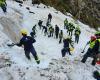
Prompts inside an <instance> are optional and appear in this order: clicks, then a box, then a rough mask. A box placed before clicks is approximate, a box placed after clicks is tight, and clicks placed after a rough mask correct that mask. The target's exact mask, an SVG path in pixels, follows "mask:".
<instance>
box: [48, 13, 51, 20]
mask: <svg viewBox="0 0 100 80" xmlns="http://www.w3.org/2000/svg"><path fill="white" fill-rule="evenodd" d="M51 19H52V15H51V13H49V14H48V22H51Z"/></svg>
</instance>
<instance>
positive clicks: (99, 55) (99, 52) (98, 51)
mask: <svg viewBox="0 0 100 80" xmlns="http://www.w3.org/2000/svg"><path fill="white" fill-rule="evenodd" d="M96 38H97V39H96V41H95V45H94V47H93V51H94V52H95V54H94V56H93V61H92V64H93V65H95V64H96V62H97V61H98V60H100V34H99V35H98V36H96Z"/></svg>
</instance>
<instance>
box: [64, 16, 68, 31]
mask: <svg viewBox="0 0 100 80" xmlns="http://www.w3.org/2000/svg"><path fill="white" fill-rule="evenodd" d="M64 29H68V20H67V18H66V19H65V20H64Z"/></svg>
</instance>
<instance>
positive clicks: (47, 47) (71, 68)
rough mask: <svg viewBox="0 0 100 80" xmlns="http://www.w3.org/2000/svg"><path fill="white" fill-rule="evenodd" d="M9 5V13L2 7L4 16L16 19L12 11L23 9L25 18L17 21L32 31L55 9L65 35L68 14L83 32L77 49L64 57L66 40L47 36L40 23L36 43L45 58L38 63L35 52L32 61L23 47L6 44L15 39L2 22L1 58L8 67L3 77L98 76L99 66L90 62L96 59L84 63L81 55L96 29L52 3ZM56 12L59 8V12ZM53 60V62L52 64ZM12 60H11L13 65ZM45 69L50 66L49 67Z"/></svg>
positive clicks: (68, 79) (70, 79)
mask: <svg viewBox="0 0 100 80" xmlns="http://www.w3.org/2000/svg"><path fill="white" fill-rule="evenodd" d="M7 5H8V13H7V15H4V14H3V13H2V10H0V16H1V17H2V16H4V17H8V18H9V17H12V20H14V21H17V20H18V19H17V20H16V19H15V16H11V15H14V14H15V13H16V12H18V13H20V14H21V22H20V21H19V22H18V21H17V22H16V24H17V25H19V27H20V28H26V29H27V30H28V31H29V33H30V32H31V29H32V27H33V26H34V25H35V24H36V25H37V23H38V20H43V25H45V24H46V21H47V15H48V13H51V14H52V15H53V19H52V22H51V24H52V25H53V27H54V26H55V25H56V24H57V25H58V26H59V27H60V29H61V30H63V31H64V35H66V34H67V33H66V31H65V30H64V29H63V21H64V19H65V18H67V19H68V21H69V22H73V24H74V25H75V26H77V25H79V26H80V27H81V31H82V34H81V36H80V41H79V44H75V45H74V46H75V50H74V52H73V53H72V56H69V55H66V58H65V59H62V58H61V49H62V48H63V44H59V43H58V40H56V39H54V38H48V37H47V36H44V35H43V32H42V31H41V30H39V29H38V26H37V37H36V43H35V44H33V45H34V47H35V49H36V51H37V53H38V55H39V58H40V60H41V63H40V64H39V65H37V64H36V62H35V60H34V58H33V56H32V55H31V59H32V60H31V61H28V60H27V59H26V57H25V55H24V50H23V48H19V47H17V46H14V47H7V46H6V44H7V43H11V40H10V39H9V36H7V35H6V34H4V33H3V32H2V28H3V26H2V25H0V36H1V37H0V59H3V61H4V63H5V64H3V66H4V67H1V69H0V74H1V75H0V80H95V79H94V78H93V77H92V72H93V71H94V70H96V68H95V67H93V66H91V65H90V63H91V60H92V59H91V58H89V59H88V61H87V62H86V64H82V63H80V60H81V56H82V55H83V54H81V51H82V49H83V48H84V46H85V44H86V43H87V41H88V40H89V38H90V36H91V35H93V33H94V32H95V30H93V29H91V28H89V26H87V25H84V24H82V23H81V22H80V21H77V24H76V21H75V20H73V19H72V18H71V17H70V16H65V15H63V14H62V13H61V12H59V11H57V10H55V9H54V8H52V7H50V8H44V6H45V5H43V4H41V5H39V8H37V5H35V6H31V5H29V4H26V3H24V4H23V7H20V6H19V4H18V3H16V2H13V1H7ZM26 7H30V11H32V12H34V13H35V14H32V13H29V11H28V10H27V9H26ZM56 12H58V14H57V13H56ZM16 29H17V27H16ZM29 33H28V34H29ZM73 40H74V36H73ZM87 48H88V47H87ZM52 59H55V60H52ZM75 60H76V61H75ZM49 62H52V63H51V64H49ZM8 64H11V66H9V65H8ZM52 64H53V66H52ZM62 65H63V67H62ZM48 68H49V69H50V71H49V70H48ZM43 69H47V71H45V70H43ZM57 70H58V73H57ZM55 71H56V72H55ZM64 71H66V72H64ZM42 72H43V74H42V76H43V75H46V74H48V75H47V76H48V77H47V76H44V77H42V76H41V73H42ZM52 74H53V75H52ZM60 75H62V77H60V78H59V76H60ZM4 76H6V77H4Z"/></svg>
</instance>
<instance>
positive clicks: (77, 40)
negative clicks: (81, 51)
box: [75, 35, 79, 43]
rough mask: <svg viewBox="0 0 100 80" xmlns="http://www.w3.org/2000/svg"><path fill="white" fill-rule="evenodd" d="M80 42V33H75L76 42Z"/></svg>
mask: <svg viewBox="0 0 100 80" xmlns="http://www.w3.org/2000/svg"><path fill="white" fill-rule="evenodd" d="M78 42H79V35H75V43H78Z"/></svg>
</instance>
